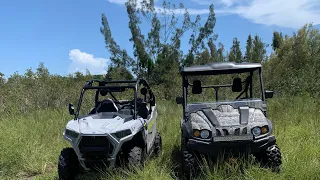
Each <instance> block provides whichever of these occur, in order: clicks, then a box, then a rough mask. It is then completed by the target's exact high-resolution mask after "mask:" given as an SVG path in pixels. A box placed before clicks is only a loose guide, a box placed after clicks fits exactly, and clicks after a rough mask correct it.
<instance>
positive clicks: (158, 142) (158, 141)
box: [154, 132, 162, 156]
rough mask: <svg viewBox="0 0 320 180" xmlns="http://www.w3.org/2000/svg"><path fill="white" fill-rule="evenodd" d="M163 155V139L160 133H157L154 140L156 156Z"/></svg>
mask: <svg viewBox="0 0 320 180" xmlns="http://www.w3.org/2000/svg"><path fill="white" fill-rule="evenodd" d="M161 153H162V139H161V135H160V133H158V132H157V134H156V137H155V140H154V154H155V156H159V155H161Z"/></svg>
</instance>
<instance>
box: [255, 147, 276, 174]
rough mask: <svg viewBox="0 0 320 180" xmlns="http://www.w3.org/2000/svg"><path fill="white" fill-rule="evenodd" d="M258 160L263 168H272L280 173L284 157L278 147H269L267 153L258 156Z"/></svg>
mask: <svg viewBox="0 0 320 180" xmlns="http://www.w3.org/2000/svg"><path fill="white" fill-rule="evenodd" d="M256 158H257V159H258V160H259V161H260V162H261V165H262V167H266V168H270V169H271V170H272V171H273V172H276V173H279V172H280V169H281V164H282V160H281V159H282V157H281V152H280V148H279V147H278V145H276V144H275V145H272V146H270V147H268V148H267V149H266V150H265V152H263V153H260V154H258V155H257V156H256Z"/></svg>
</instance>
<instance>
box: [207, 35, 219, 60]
mask: <svg viewBox="0 0 320 180" xmlns="http://www.w3.org/2000/svg"><path fill="white" fill-rule="evenodd" d="M208 47H209V49H210V56H211V58H210V59H211V61H214V62H217V61H219V60H218V50H217V47H216V45H215V44H214V39H213V38H210V39H209V41H208Z"/></svg>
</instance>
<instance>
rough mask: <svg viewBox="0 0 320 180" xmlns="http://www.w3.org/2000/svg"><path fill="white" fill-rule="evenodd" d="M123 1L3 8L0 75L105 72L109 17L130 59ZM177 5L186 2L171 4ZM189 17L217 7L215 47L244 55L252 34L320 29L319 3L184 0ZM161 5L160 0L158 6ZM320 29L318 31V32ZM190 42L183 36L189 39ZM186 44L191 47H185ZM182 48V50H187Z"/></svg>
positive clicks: (6, 4) (36, 2) (39, 1)
mask: <svg viewBox="0 0 320 180" xmlns="http://www.w3.org/2000/svg"><path fill="white" fill-rule="evenodd" d="M124 2H125V0H94V1H89V0H77V1H75V0H68V1H63V0H55V1H43V0H31V1H22V0H20V1H18V0H10V1H8V0H7V1H1V2H0V62H1V66H0V72H2V73H4V74H5V75H6V76H10V75H12V74H13V73H14V72H18V73H19V74H23V73H24V72H25V70H26V69H27V68H32V69H33V70H35V69H36V68H37V66H38V64H39V63H40V62H44V64H45V66H46V67H48V68H49V71H50V72H51V73H54V74H61V75H66V74H68V73H72V72H74V71H77V70H79V71H84V70H85V69H86V68H88V69H89V70H90V71H91V73H93V74H99V73H103V72H105V69H106V68H107V65H108V63H109V60H108V59H109V53H108V51H107V50H106V49H105V44H104V38H103V36H102V35H101V34H100V30H99V28H100V26H101V14H102V13H105V14H106V16H107V18H108V20H109V24H110V26H111V31H112V35H113V37H114V38H115V40H116V41H117V43H118V44H119V45H120V46H121V47H122V48H124V49H126V50H127V51H128V52H129V53H132V44H131V43H130V42H129V38H130V31H129V29H128V17H127V13H126V9H125V7H124ZM172 2H173V3H179V2H182V1H176V0H175V1H172ZM183 2H184V4H185V6H186V8H188V9H189V12H190V14H192V15H195V14H201V16H202V18H203V20H205V19H206V17H207V13H208V7H209V4H211V3H213V4H214V5H215V12H216V18H217V23H216V27H215V33H217V34H218V35H219V37H218V41H217V42H222V43H223V44H224V45H225V48H226V49H229V48H230V46H231V43H232V38H233V37H238V38H239V40H240V42H241V46H242V49H243V50H244V48H245V41H246V38H247V36H248V34H252V35H255V34H258V35H259V36H260V37H261V38H262V39H263V40H264V42H266V43H271V39H272V32H273V31H274V30H277V31H282V32H283V33H285V34H292V32H294V31H296V30H297V29H298V28H299V27H301V26H302V25H304V24H305V23H311V22H312V23H313V24H314V25H316V26H317V25H318V24H320V10H319V9H320V1H319V0H184V1H183ZM157 4H158V5H160V4H161V2H160V0H158V1H157ZM317 27H319V26H317ZM186 38H188V37H187V36H185V39H186ZM184 42H187V41H184ZM187 47H188V46H187V45H186V44H184V45H183V47H182V49H183V50H186V49H187Z"/></svg>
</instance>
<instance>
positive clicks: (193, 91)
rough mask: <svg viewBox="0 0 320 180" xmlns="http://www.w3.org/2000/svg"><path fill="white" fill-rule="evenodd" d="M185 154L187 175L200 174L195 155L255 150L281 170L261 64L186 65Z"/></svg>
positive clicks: (183, 99) (267, 164)
mask: <svg viewBox="0 0 320 180" xmlns="http://www.w3.org/2000/svg"><path fill="white" fill-rule="evenodd" d="M180 73H181V76H182V97H177V99H176V101H177V103H178V104H181V105H182V107H183V118H182V121H181V151H182V152H181V153H182V167H183V172H184V177H185V178H186V179H189V178H190V177H192V176H193V175H195V174H196V172H197V171H196V169H197V168H198V165H197V163H196V157H197V155H199V154H208V155H210V156H213V157H218V156H219V157H220V155H226V154H228V155H230V154H231V156H234V155H236V156H238V155H250V154H253V155H254V156H255V157H256V159H258V160H259V161H260V162H261V165H263V166H264V167H270V168H272V170H275V171H276V172H279V170H280V167H281V152H280V149H279V147H278V145H277V144H276V138H275V136H274V135H273V126H272V123H271V121H270V120H269V119H268V116H267V106H266V98H272V97H273V91H265V90H264V86H263V78H262V68H261V64H259V63H233V62H217V63H211V64H205V65H197V66H190V67H181V69H180Z"/></svg>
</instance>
